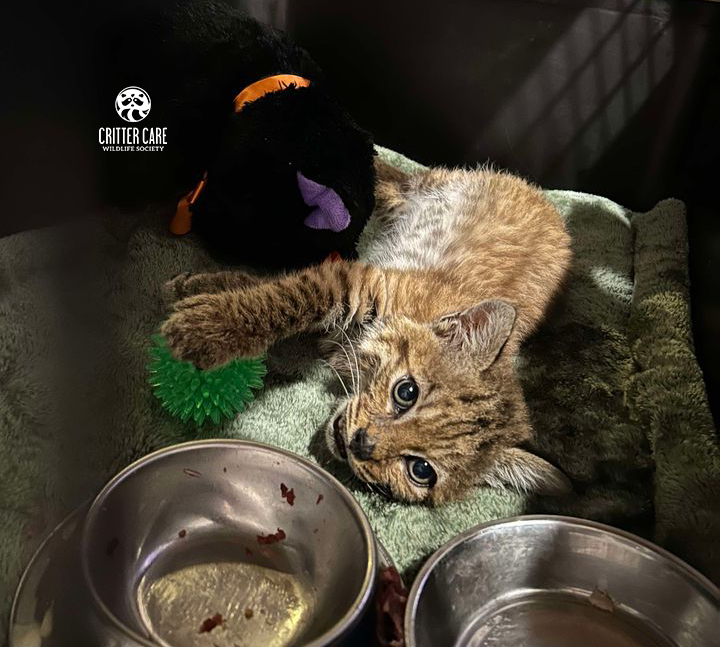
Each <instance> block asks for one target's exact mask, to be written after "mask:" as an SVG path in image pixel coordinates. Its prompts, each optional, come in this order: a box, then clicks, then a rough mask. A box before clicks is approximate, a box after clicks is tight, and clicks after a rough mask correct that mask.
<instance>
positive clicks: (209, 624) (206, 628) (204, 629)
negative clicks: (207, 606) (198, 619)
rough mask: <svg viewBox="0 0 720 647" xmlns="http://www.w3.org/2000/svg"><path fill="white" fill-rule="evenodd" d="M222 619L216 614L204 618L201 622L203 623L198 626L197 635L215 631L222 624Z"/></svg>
mask: <svg viewBox="0 0 720 647" xmlns="http://www.w3.org/2000/svg"><path fill="white" fill-rule="evenodd" d="M223 622H224V621H223V617H222V615H220V614H219V613H216V614H215V615H214V616H212V617H210V618H206V619H205V620H203V623H202V624H201V625H200V631H199V632H198V633H201V634H206V633H209V632H210V631H212V630H213V629H215V627H217V626H218V625H221V624H222V623H223Z"/></svg>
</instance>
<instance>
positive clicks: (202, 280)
mask: <svg viewBox="0 0 720 647" xmlns="http://www.w3.org/2000/svg"><path fill="white" fill-rule="evenodd" d="M266 280H267V279H266V278H264V277H261V276H256V275H254V274H249V273H247V272H243V271H240V270H237V271H236V270H229V271H224V272H205V273H201V274H191V273H190V272H183V273H182V274H178V275H177V276H176V277H174V278H172V279H170V280H169V281H167V282H166V283H165V285H164V286H163V294H164V296H165V299H166V301H168V302H169V303H172V302H174V301H178V300H179V299H184V298H185V297H189V296H193V295H195V294H215V293H217V292H223V291H225V290H244V289H245V288H251V287H254V286H256V285H259V284H260V283H262V282H263V281H266Z"/></svg>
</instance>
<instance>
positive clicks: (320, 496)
mask: <svg viewBox="0 0 720 647" xmlns="http://www.w3.org/2000/svg"><path fill="white" fill-rule="evenodd" d="M324 498H325V497H324V496H323V495H322V494H318V498H317V500H316V501H315V505H317V504H318V503H320V501H322V500H323V499H324Z"/></svg>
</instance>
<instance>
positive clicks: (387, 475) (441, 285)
mask: <svg viewBox="0 0 720 647" xmlns="http://www.w3.org/2000/svg"><path fill="white" fill-rule="evenodd" d="M376 170H377V176H378V181H377V185H376V202H377V209H376V213H375V214H374V216H373V218H374V219H375V220H376V223H375V224H377V225H378V226H379V232H378V235H377V236H375V237H374V239H373V241H371V242H370V244H369V245H368V246H367V249H366V250H365V253H364V259H363V261H362V262H360V261H356V262H346V261H340V262H335V263H324V264H322V265H318V266H314V267H310V268H307V269H304V270H301V271H299V272H295V273H293V274H288V275H285V276H281V277H277V278H274V279H268V280H260V279H258V278H253V277H248V276H247V275H243V274H238V273H227V272H225V273H220V274H218V275H199V276H195V277H187V276H181V277H178V279H176V280H175V281H173V282H172V283H171V285H170V286H169V291H170V293H171V295H172V296H173V297H175V298H177V299H179V300H178V301H176V303H175V306H174V312H173V314H172V315H171V316H170V318H169V319H168V320H167V322H166V323H165V324H164V326H163V333H164V335H165V336H166V338H167V339H168V343H169V345H170V348H171V349H172V351H173V353H174V354H175V355H176V356H177V357H179V358H182V359H189V360H191V361H193V362H194V363H196V364H197V365H198V366H200V367H203V368H205V367H211V366H216V365H218V364H221V363H224V362H226V361H228V360H229V359H231V358H233V357H246V356H253V355H257V354H259V353H262V352H264V351H265V350H267V348H268V347H269V346H270V345H272V344H273V343H274V342H275V341H277V340H279V339H280V338H283V337H287V336H289V335H293V334H296V333H300V332H304V331H309V330H315V331H323V332H326V333H328V346H329V347H330V348H332V349H334V352H333V353H332V355H331V364H332V366H333V368H335V369H336V370H337V371H338V374H339V375H340V376H344V378H345V379H344V380H343V382H344V384H345V385H346V388H347V391H348V393H347V397H345V398H344V399H343V400H342V401H341V402H340V403H339V405H338V408H337V410H336V412H335V414H334V415H333V416H332V418H331V420H330V421H329V422H328V425H327V429H326V435H327V440H328V446H329V448H330V449H331V451H332V452H333V453H334V454H335V455H336V456H337V457H341V456H342V455H343V454H346V455H347V460H348V462H349V464H350V466H351V468H352V469H353V471H354V472H355V473H356V474H357V475H358V476H359V477H360V478H361V479H363V480H365V481H367V482H368V483H369V484H371V485H373V486H375V487H378V488H381V489H382V490H383V491H385V492H387V493H389V494H390V495H391V496H393V497H395V498H399V499H404V500H408V501H427V502H431V503H441V502H444V501H447V500H450V499H455V498H457V497H459V496H462V495H463V494H464V493H466V492H467V491H468V490H469V489H470V488H471V487H473V486H476V485H478V484H483V483H485V484H490V485H499V484H505V485H509V486H511V487H514V488H517V489H521V490H528V491H536V492H537V491H544V492H559V491H562V490H563V489H565V488H566V487H567V480H566V478H565V477H564V475H562V473H561V472H559V470H557V469H556V468H555V467H553V466H552V465H550V464H549V463H547V462H546V461H544V460H542V459H541V458H539V457H537V456H535V455H533V454H531V453H529V452H528V451H526V449H524V448H523V446H524V445H525V444H526V443H527V441H528V440H529V439H530V438H531V436H532V430H531V428H530V424H529V422H528V413H527V409H526V406H525V402H524V399H523V394H522V390H521V388H520V384H519V381H518V378H517V374H516V371H515V368H514V362H513V360H514V357H515V356H516V354H517V351H518V349H519V346H520V344H521V342H522V341H523V339H525V337H527V335H528V334H529V333H530V332H532V330H533V329H534V328H535V327H536V326H537V324H538V322H539V321H540V320H541V318H542V316H543V314H544V312H545V310H546V309H547V307H548V304H549V302H550V301H551V299H552V298H553V296H554V295H555V293H556V292H557V290H558V288H559V286H560V284H561V282H562V280H563V277H564V276H565V273H566V271H567V268H568V265H569V263H570V256H571V254H570V240H569V237H568V234H567V233H566V231H565V228H564V224H563V222H562V219H561V218H560V216H559V214H558V213H557V211H556V210H555V208H554V207H553V206H552V205H551V204H550V203H549V202H548V201H547V200H546V199H545V198H544V196H543V195H542V193H541V192H540V191H539V190H537V189H536V188H535V187H533V186H531V185H529V184H528V183H526V182H525V181H523V180H521V179H519V178H517V177H515V176H512V175H509V174H506V173H498V172H495V171H492V170H489V169H477V170H447V169H431V170H428V171H420V172H417V173H414V174H411V175H407V174H405V173H402V172H400V171H398V170H397V169H395V168H392V167H389V166H387V165H385V164H383V163H382V162H379V163H378V164H377V169H376ZM188 295H190V296H188ZM407 376H411V377H412V379H413V380H414V381H415V383H416V384H417V387H418V389H419V395H418V397H417V401H416V402H415V404H414V405H413V406H412V407H410V408H409V409H407V410H398V407H397V404H396V402H394V400H393V395H392V394H393V389H394V387H395V385H396V384H397V383H398V381H399V380H401V379H403V378H406V377H407ZM411 459H412V460H415V459H422V460H425V461H427V462H428V463H429V464H430V465H431V466H432V468H433V469H434V471H435V473H436V475H437V480H436V482H435V483H434V484H432V486H430V487H426V486H420V485H418V483H417V482H416V481H414V480H413V478H411V475H410V470H409V465H410V464H411V463H410V462H409V461H410V460H411Z"/></svg>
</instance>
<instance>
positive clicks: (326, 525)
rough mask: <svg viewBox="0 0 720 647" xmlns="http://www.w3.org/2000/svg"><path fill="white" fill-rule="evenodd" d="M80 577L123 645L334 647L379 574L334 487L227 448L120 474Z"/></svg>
mask: <svg viewBox="0 0 720 647" xmlns="http://www.w3.org/2000/svg"><path fill="white" fill-rule="evenodd" d="M81 565H82V571H83V577H84V579H85V581H86V584H87V587H88V589H89V592H90V596H91V598H92V600H93V603H94V604H95V606H96V607H97V610H98V615H99V616H100V617H101V618H102V619H103V620H104V622H105V623H106V624H107V625H108V626H110V627H111V630H112V633H113V634H115V635H117V634H118V632H119V633H121V634H122V635H123V636H125V637H126V638H127V641H125V642H123V643H122V644H130V643H129V642H128V641H133V643H135V644H138V645H172V647H186V646H187V647H190V646H195V645H216V646H217V647H224V646H225V645H228V646H231V645H240V644H242V645H255V644H257V645H263V646H266V645H288V644H301V645H313V646H319V645H329V644H333V643H335V642H336V641H337V640H338V639H339V638H340V637H341V636H344V635H346V634H347V632H348V631H349V630H350V629H351V628H352V627H353V626H354V625H355V623H356V622H357V620H358V619H359V618H360V617H361V616H362V615H363V613H364V611H365V609H366V607H367V605H368V602H369V600H370V598H371V595H372V592H373V587H374V581H375V573H376V569H377V564H376V548H375V540H374V537H373V534H372V531H371V529H370V525H369V523H368V521H367V518H366V517H365V515H364V513H363V512H362V510H361V508H360V507H359V506H358V504H357V503H356V502H355V500H354V499H353V498H352V496H351V495H350V494H349V493H348V492H347V490H345V489H344V488H343V487H342V486H341V485H340V484H339V483H338V482H337V481H336V480H335V479H334V478H333V477H332V476H330V475H329V474H328V473H327V472H325V471H324V470H322V469H321V468H319V467H318V466H316V465H314V464H313V463H310V462H309V461H306V460H304V459H302V458H299V457H298V456H295V455H293V454H290V453H288V452H285V451H282V450H280V449H276V448H273V447H269V446H265V445H260V444H257V443H251V442H243V441H231V440H222V441H198V442H192V443H186V444H183V445H176V446H174V447H171V448H168V449H164V450H161V451H158V452H156V453H154V454H150V455H149V456H146V457H145V458H143V459H141V460H139V461H138V462H136V463H134V464H132V465H130V466H129V467H127V468H126V469H125V470H123V471H122V472H120V474H118V475H117V476H116V477H115V478H113V479H112V480H111V481H110V482H109V483H108V484H107V485H106V486H105V488H104V489H103V490H102V491H101V492H100V494H99V495H98V496H97V498H96V499H95V501H94V502H93V504H92V506H91V507H90V510H89V512H88V515H87V517H86V520H85V525H84V528H83V531H82V542H81ZM98 644H100V641H98Z"/></svg>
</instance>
